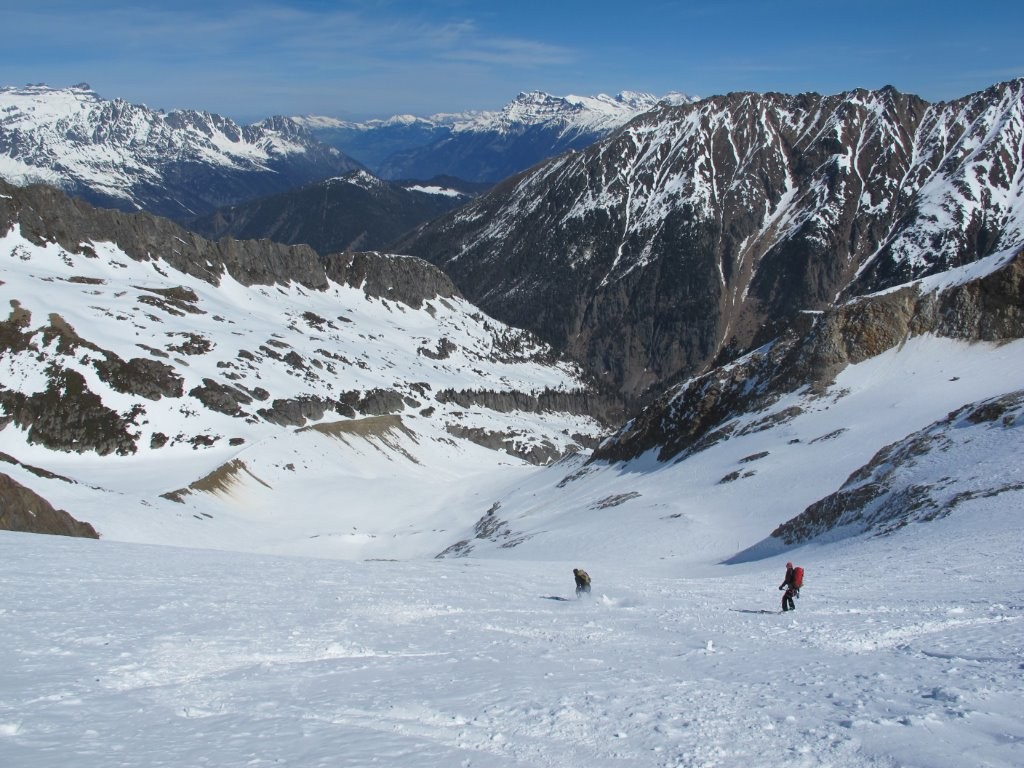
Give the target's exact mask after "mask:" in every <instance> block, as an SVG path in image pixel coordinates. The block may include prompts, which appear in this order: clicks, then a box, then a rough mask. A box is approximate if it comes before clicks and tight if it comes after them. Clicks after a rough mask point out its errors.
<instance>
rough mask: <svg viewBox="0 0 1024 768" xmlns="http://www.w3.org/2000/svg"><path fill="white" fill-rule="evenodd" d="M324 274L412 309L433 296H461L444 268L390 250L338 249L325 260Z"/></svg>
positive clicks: (339, 282) (334, 280)
mask: <svg viewBox="0 0 1024 768" xmlns="http://www.w3.org/2000/svg"><path fill="white" fill-rule="evenodd" d="M324 266H325V269H326V274H327V277H328V278H329V279H330V280H331V281H333V282H335V283H338V284H340V285H350V286H352V287H353V288H362V289H363V291H364V292H365V293H366V295H367V296H373V297H375V298H380V299H388V300H390V301H399V302H401V303H403V304H405V305H407V306H410V307H412V308H413V309H419V308H420V307H422V306H423V303H424V302H426V301H430V300H433V299H450V298H454V297H456V296H460V294H459V291H458V289H457V288H456V287H455V285H454V284H453V283H452V281H451V280H450V279H449V278H448V276H447V275H446V274H444V272H442V271H441V270H439V269H438V268H437V267H435V266H434V265H433V264H430V263H429V262H426V261H423V260H422V259H416V258H410V257H405V256H393V255H391V254H384V253H376V252H368V253H338V254H333V255H331V256H328V257H327V258H326V259H325V260H324Z"/></svg>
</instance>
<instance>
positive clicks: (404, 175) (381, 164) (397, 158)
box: [292, 91, 693, 182]
mask: <svg viewBox="0 0 1024 768" xmlns="http://www.w3.org/2000/svg"><path fill="white" fill-rule="evenodd" d="M691 101H693V99H692V98H691V97H688V96H685V95H683V94H681V93H669V94H666V95H665V96H661V97H657V96H654V95H652V94H649V93H641V92H635V91H626V92H623V93H620V94H618V95H617V96H608V95H605V94H599V95H597V96H574V95H569V96H553V95H551V94H548V93H543V92H539V91H531V92H526V93H520V94H519V95H518V96H517V97H516V98H515V99H514V100H513V101H511V102H510V103H508V104H506V105H505V106H504V107H503V108H502V109H500V110H496V111H472V112H463V113H454V114H437V115H432V116H430V117H415V116H412V115H396V116H394V117H391V118H388V119H386V120H371V121H367V122H364V123H353V122H347V121H343V120H337V119H333V118H328V117H322V116H305V117H295V118H292V119H293V120H295V121H296V122H298V123H299V124H300V125H303V126H304V127H306V128H307V129H308V130H309V131H310V132H311V133H312V134H313V135H315V136H317V137H318V138H319V139H321V140H322V141H324V142H325V143H327V144H330V145H332V146H334V147H337V148H339V149H341V150H342V151H343V152H345V153H347V154H349V155H351V156H352V157H354V158H356V159H357V160H359V161H360V162H362V163H363V164H364V165H366V166H367V167H368V168H370V169H371V170H372V171H373V172H374V173H376V174H377V175H378V176H380V177H382V178H385V179H428V178H431V177H433V176H439V175H450V176H456V177H458V178H463V179H468V180H470V181H477V182H495V181H499V180H501V179H503V178H506V177H507V176H510V175H512V174H514V173H518V172H519V171H523V170H525V169H527V168H529V167H530V166H533V165H535V164H536V163H538V162H540V161H541V160H544V159H545V158H548V157H552V156H553V155H557V154H560V153H562V152H565V151H568V150H570V149H581V148H583V147H586V146H588V145H589V144H591V143H593V142H594V141H596V140H597V139H599V138H601V137H603V136H607V135H608V134H609V133H611V132H612V131H614V130H616V129H618V128H620V127H621V126H622V125H624V124H625V123H627V122H629V121H630V120H631V119H633V118H634V117H636V116H637V115H639V114H641V113H643V112H646V111H648V110H650V109H654V108H655V107H657V106H659V105H664V104H684V103H689V102H691Z"/></svg>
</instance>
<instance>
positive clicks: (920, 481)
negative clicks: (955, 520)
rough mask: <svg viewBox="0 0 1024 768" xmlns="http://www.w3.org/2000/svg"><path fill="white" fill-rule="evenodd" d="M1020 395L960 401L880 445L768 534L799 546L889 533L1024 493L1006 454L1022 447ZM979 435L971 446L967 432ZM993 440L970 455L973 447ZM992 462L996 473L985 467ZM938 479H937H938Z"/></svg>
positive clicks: (1023, 398)
mask: <svg viewBox="0 0 1024 768" xmlns="http://www.w3.org/2000/svg"><path fill="white" fill-rule="evenodd" d="M1022 417H1024V392H1020V391H1017V392H1011V393H1008V394H1006V395H1003V396H1000V397H996V398H993V399H991V400H987V401H984V402H981V403H974V404H971V405H967V406H964V407H963V408H960V409H958V410H956V411H954V412H953V413H951V414H950V415H949V416H948V417H947V418H945V419H943V420H941V421H938V422H936V423H934V424H932V425H930V426H929V427H927V428H925V429H923V430H921V431H920V432H917V433H915V434H913V435H910V436H908V437H907V438H905V439H903V440H900V441H899V442H897V443H894V444H892V445H889V446H886V447H885V448H883V449H882V450H881V451H879V452H878V453H877V454H875V456H874V457H873V458H872V459H871V461H870V462H868V463H867V464H866V465H864V466H863V467H861V468H860V469H858V470H857V471H856V472H854V473H853V474H852V475H850V477H849V479H848V480H847V481H846V482H845V483H844V484H843V486H842V488H840V489H839V490H838V491H836V492H835V493H833V494H830V495H828V496H826V497H825V498H823V499H821V500H819V501H816V502H815V503H814V504H811V505H810V506H809V507H807V509H805V510H804V511H803V512H802V513H801V514H799V515H797V516H796V517H794V518H793V519H792V520H790V521H788V522H786V523H784V524H782V525H780V526H779V527H778V528H776V529H775V531H773V532H772V538H773V539H776V540H781V541H782V542H783V543H785V544H786V545H795V544H801V543H803V542H806V541H809V540H811V539H814V538H816V537H817V536H820V535H822V534H824V533H828V534H829V535H830V536H831V537H833V538H834V537H836V536H841V535H843V533H844V532H845V534H846V535H854V534H860V533H865V532H871V533H874V534H876V535H882V534H888V533H891V532H893V531H896V530H899V529H900V528H903V527H905V526H906V525H909V524H910V523H913V522H927V521H929V520H936V519H939V518H942V517H946V516H947V515H949V514H950V513H952V512H953V511H954V510H956V509H957V508H958V507H960V506H962V505H964V504H966V503H967V502H969V501H974V500H977V499H985V498H993V497H997V496H1002V495H1003V494H1010V495H1012V494H1024V473H1022V472H1021V470H1020V469H1019V462H1011V463H1012V466H1006V462H1005V457H1007V456H1018V455H1020V452H1021V447H1022V446H1021V440H1022V435H1024V432H1022V427H1024V424H1022ZM971 432H985V433H986V434H985V436H984V440H979V441H977V442H974V443H973V444H972V441H971V440H970V439H969V438H968V439H965V435H966V434H967V433H971ZM993 443H995V444H997V445H999V446H1000V447H999V449H998V450H996V451H994V452H993V451H992V450H991V448H989V449H988V450H987V451H985V452H982V453H975V450H976V448H975V446H977V445H979V444H983V445H989V446H991V445H992V444H993ZM993 454H994V458H995V460H996V461H997V462H998V464H999V465H1000V471H999V472H994V471H991V469H990V467H989V466H987V465H988V464H989V463H991V462H992V461H993ZM933 455H937V456H942V455H946V456H951V457H955V458H954V459H953V460H951V461H950V462H949V463H951V464H953V465H955V466H951V467H948V468H947V471H946V472H943V473H940V474H938V475H936V474H934V473H931V476H930V477H929V473H920V474H919V473H917V472H916V471H915V470H916V467H917V466H918V465H920V464H925V463H927V462H928V461H930V460H932V456H933ZM936 477H941V478H942V479H941V480H936V479H935V478H936Z"/></svg>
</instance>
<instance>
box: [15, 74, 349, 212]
mask: <svg viewBox="0 0 1024 768" xmlns="http://www.w3.org/2000/svg"><path fill="white" fill-rule="evenodd" d="M358 167H359V164H358V163H356V162H355V161H353V160H352V159H351V158H348V157H346V156H345V155H343V154H342V153H341V152H339V151H338V150H336V149H333V148H330V147H327V146H325V145H323V144H321V143H320V142H318V141H316V140H315V139H314V138H313V137H312V136H311V135H310V134H309V133H308V132H307V131H306V130H305V129H303V128H301V127H299V126H298V125H296V124H295V123H294V122H292V121H290V120H287V119H284V118H268V119H266V120H263V121H262V122H259V123H255V124H253V125H247V126H240V125H238V124H236V123H234V122H233V121H232V120H229V119H227V118H225V117H221V116H219V115H213V114H210V113H208V112H194V111H189V110H175V111H172V112H167V113H165V112H162V111H154V110H152V109H149V108H148V107H145V106H143V105H138V104H130V103H128V102H126V101H124V100H122V99H113V100H109V99H104V98H101V97H100V96H99V95H97V94H96V93H95V92H94V91H93V90H92V89H91V88H90V87H89V86H88V85H85V84H81V85H77V86H73V87H70V88H49V87H47V86H44V85H32V86H26V87H23V88H10V87H5V88H0V178H3V179H5V180H7V181H9V182H11V183H13V184H19V185H25V184H30V183H45V184H50V185H53V186H56V187H59V188H61V189H63V190H65V191H66V192H68V193H70V194H74V195H78V196H81V197H83V198H84V199H87V200H89V201H90V202H93V203H94V204H97V205H103V206H107V207H114V208H120V209H122V210H129V211H130V210H145V211H149V212H151V213H156V214H159V215H162V216H168V217H171V218H174V219H178V220H181V219H186V218H189V217H192V216H196V215H201V214H205V213H208V212H210V211H211V210H212V209H213V208H216V207H219V206H223V205H229V204H231V203H236V202H239V201H242V200H249V199H252V198H255V197H261V196H265V195H269V194H272V193H274V192H280V191H283V190H286V189H291V188H293V187H296V186H301V185H302V184H306V183H309V182H312V181H319V180H320V179H324V178H327V177H330V176H335V175H338V174H341V173H345V172H347V171H350V170H353V169H356V168H358Z"/></svg>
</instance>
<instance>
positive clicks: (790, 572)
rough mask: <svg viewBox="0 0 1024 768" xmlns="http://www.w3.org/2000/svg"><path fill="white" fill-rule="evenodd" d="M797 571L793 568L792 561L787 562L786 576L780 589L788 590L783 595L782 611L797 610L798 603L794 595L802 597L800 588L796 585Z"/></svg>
mask: <svg viewBox="0 0 1024 768" xmlns="http://www.w3.org/2000/svg"><path fill="white" fill-rule="evenodd" d="M795 577H796V572H795V570H794V568H793V564H792V563H786V578H785V579H783V580H782V583H781V584H779V589H780V590H783V589H784V590H786V594H784V595H783V596H782V612H783V613H785V612H786V611H795V610H796V604H795V603H794V602H793V597H794V596H796V597H800V588H799V587H797V586H796V583H795V582H794V579H795Z"/></svg>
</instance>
